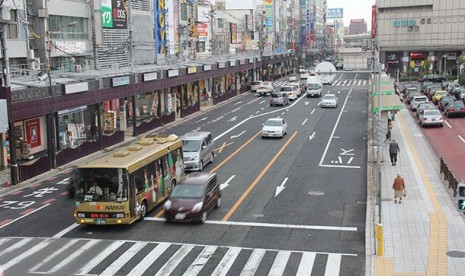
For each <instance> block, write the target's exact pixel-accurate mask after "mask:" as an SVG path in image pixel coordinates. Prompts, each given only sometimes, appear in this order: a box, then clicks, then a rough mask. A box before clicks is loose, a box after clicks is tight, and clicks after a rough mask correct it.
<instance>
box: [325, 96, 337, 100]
mask: <svg viewBox="0 0 465 276" xmlns="http://www.w3.org/2000/svg"><path fill="white" fill-rule="evenodd" d="M335 99H336V96H334V95H325V96H324V97H323V100H335Z"/></svg>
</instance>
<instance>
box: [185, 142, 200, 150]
mask: <svg viewBox="0 0 465 276" xmlns="http://www.w3.org/2000/svg"><path fill="white" fill-rule="evenodd" d="M199 149H200V140H182V151H184V152H195V151H199Z"/></svg>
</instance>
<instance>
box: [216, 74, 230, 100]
mask: <svg viewBox="0 0 465 276" xmlns="http://www.w3.org/2000/svg"><path fill="white" fill-rule="evenodd" d="M227 98H228V97H227V94H226V76H219V77H215V78H213V104H217V103H220V102H222V101H224V100H226V99H227Z"/></svg>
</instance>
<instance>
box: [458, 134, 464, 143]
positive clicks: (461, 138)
mask: <svg viewBox="0 0 465 276" xmlns="http://www.w3.org/2000/svg"><path fill="white" fill-rule="evenodd" d="M457 136H458V137H459V139H460V140H462V142H463V143H465V139H463V137H462V136H460V135H457Z"/></svg>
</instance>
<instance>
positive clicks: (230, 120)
mask: <svg viewBox="0 0 465 276" xmlns="http://www.w3.org/2000/svg"><path fill="white" fill-rule="evenodd" d="M236 119H237V116H234V117H232V118H231V119H229V120H228V122H234V121H235V120H236Z"/></svg>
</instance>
